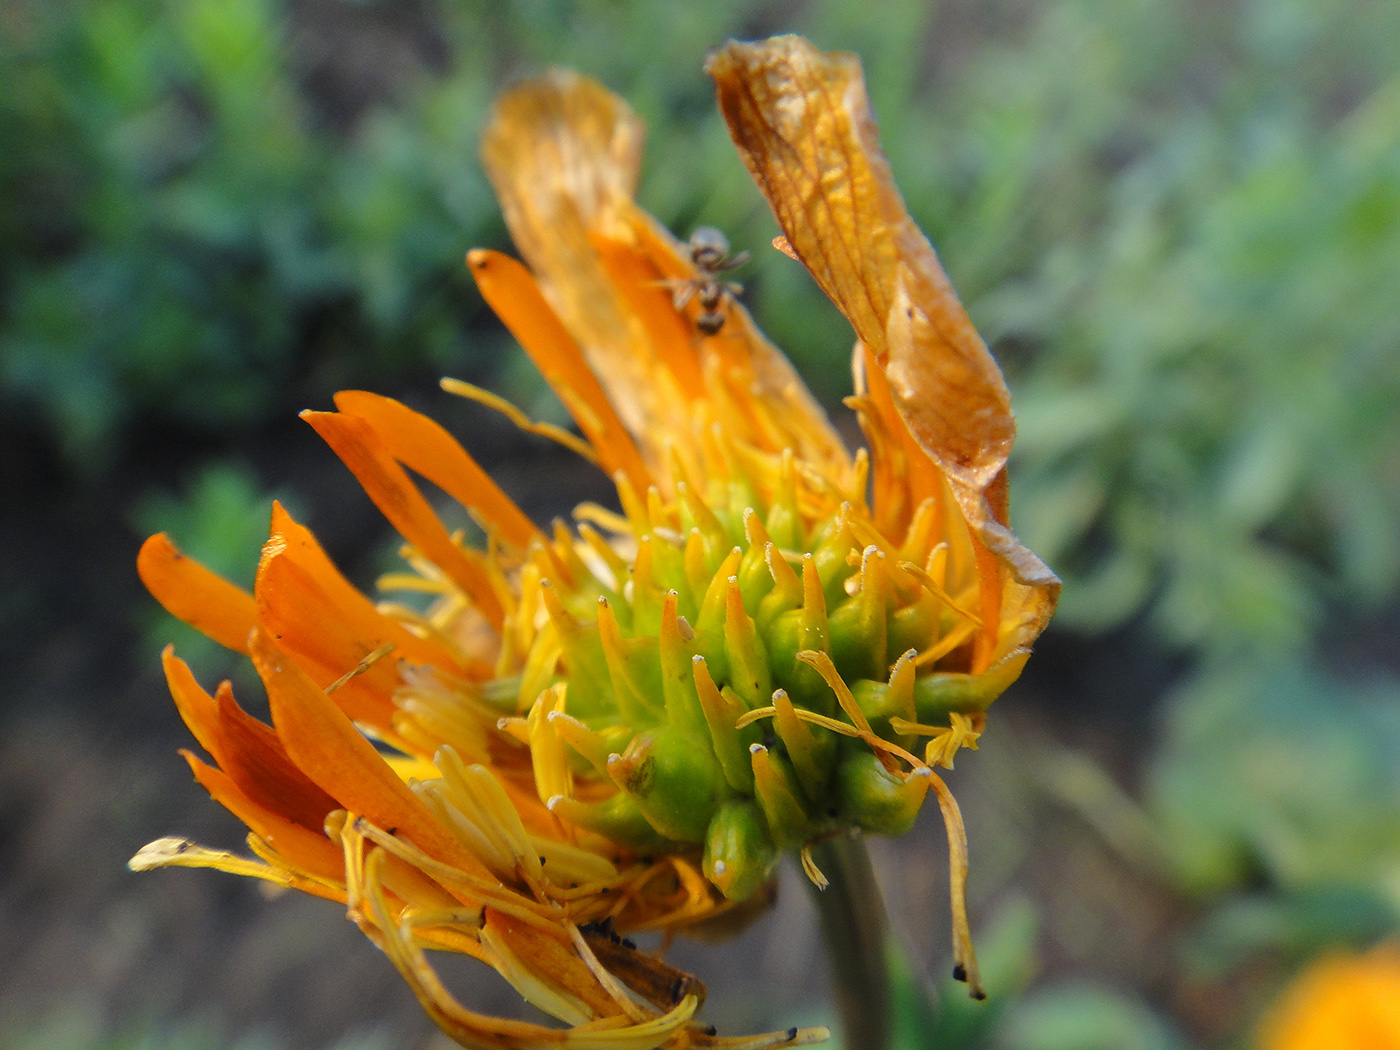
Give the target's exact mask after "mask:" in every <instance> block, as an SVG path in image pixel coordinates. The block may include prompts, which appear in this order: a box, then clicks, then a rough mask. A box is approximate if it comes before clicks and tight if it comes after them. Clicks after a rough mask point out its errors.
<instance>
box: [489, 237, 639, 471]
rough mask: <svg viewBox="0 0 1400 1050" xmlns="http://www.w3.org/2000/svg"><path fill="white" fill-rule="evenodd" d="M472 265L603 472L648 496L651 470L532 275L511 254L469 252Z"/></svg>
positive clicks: (493, 305)
mask: <svg viewBox="0 0 1400 1050" xmlns="http://www.w3.org/2000/svg"><path fill="white" fill-rule="evenodd" d="M467 266H468V268H469V269H470V270H471V273H472V277H473V278H475V279H476V286H477V288H479V289H480V290H481V295H482V298H483V299H485V300H486V303H487V305H488V306H490V307H491V309H492V310H494V311H495V313H496V316H497V317H499V318H500V319H501V323H503V324H504V325H505V326H506V327H507V328H508V329H510V333H511V335H513V336H515V338H516V340H517V341H518V342H519V343H520V345H521V347H523V348H524V350H525V352H526V353H527V354H529V355H530V360H531V361H533V362H534V363H535V367H536V368H538V369H539V370H540V374H541V375H543V376H544V378H545V382H547V383H548V384H549V385H550V387H551V389H553V390H554V392H555V393H556V394H558V395H559V399H560V400H561V401H563V402H564V405H565V407H567V408H568V409H569V412H570V414H572V415H573V417H574V420H575V422H577V423H578V425H579V429H580V430H581V431H582V432H583V435H584V437H586V438H587V439H588V442H589V444H591V445H592V446H593V448H594V449H595V450H596V451H597V453H598V459H599V462H600V463H601V464H602V466H603V469H604V470H605V471H607V473H608V475H609V476H612V475H613V474H616V473H617V472H618V471H619V470H620V471H622V472H623V473H624V474H626V475H627V478H628V480H629V481H631V482H632V485H633V486H634V487H635V488H636V489H637V490H638V491H640V492H645V491H646V490H647V488H649V487H650V486H651V472H650V471H648V470H647V468H646V465H645V464H644V463H643V462H642V457H641V454H640V453H639V452H638V451H637V446H636V445H635V444H634V443H633V441H632V438H631V435H629V434H628V433H627V428H626V427H624V426H623V425H622V420H621V419H619V418H618V415H617V412H616V411H615V410H614V409H613V406H612V403H611V402H610V401H608V395H607V394H606V393H604V392H603V388H602V386H601V385H600V384H599V382H598V377H597V376H595V375H594V374H593V372H592V371H591V370H590V369H589V367H588V363H587V362H586V361H585V360H584V358H583V353H582V351H580V350H579V346H578V344H577V343H576V342H574V338H573V336H571V335H570V334H569V333H568V330H567V329H565V327H564V326H563V324H561V323H560V321H559V318H558V317H557V316H556V315H555V313H554V311H553V309H551V308H550V305H549V303H548V302H546V301H545V298H544V296H543V295H541V294H540V290H539V286H538V285H537V284H535V279H534V277H532V276H531V275H530V271H529V270H527V269H525V267H524V266H522V265H520V263H518V262H516V261H515V260H514V259H512V258H511V257H510V256H508V255H503V254H501V253H500V252H493V251H486V250H483V249H477V250H475V251H471V252H468V253H467Z"/></svg>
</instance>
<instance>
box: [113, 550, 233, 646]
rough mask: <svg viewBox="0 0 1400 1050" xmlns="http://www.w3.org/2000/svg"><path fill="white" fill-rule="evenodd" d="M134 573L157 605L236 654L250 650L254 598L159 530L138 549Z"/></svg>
mask: <svg viewBox="0 0 1400 1050" xmlns="http://www.w3.org/2000/svg"><path fill="white" fill-rule="evenodd" d="M136 571H137V572H138V573H140V575H141V582H142V583H144V584H145V585H146V589H147V590H148V591H150V592H151V594H152V595H154V596H155V599H156V601H158V602H160V604H161V605H163V606H165V608H166V610H167V611H168V612H170V613H171V614H172V615H174V616H176V617H177V618H179V619H181V620H184V621H185V623H187V624H189V625H190V626H191V627H193V628H194V629H195V630H197V631H199V632H200V633H202V634H206V635H208V636H209V637H210V638H212V639H214V641H216V642H218V643H219V644H220V645H222V646H224V647H225V648H227V649H232V650H233V651H234V652H238V653H245V654H246V653H247V652H248V632H249V631H251V630H252V629H253V624H254V623H256V622H257V610H256V608H255V607H254V604H253V596H252V595H251V594H249V593H248V592H247V591H245V590H244V589H243V588H242V587H238V586H235V585H234V584H232V583H229V582H228V581H227V580H226V579H224V578H223V577H222V576H218V575H216V574H214V573H212V572H210V571H209V570H208V569H206V568H205V567H204V566H203V565H200V564H199V562H197V561H195V560H194V559H192V558H188V557H186V556H185V555H183V554H181V553H180V551H179V550H178V549H177V548H176V547H175V544H173V543H171V542H170V537H169V536H167V535H166V534H165V533H163V532H158V533H156V534H155V535H154V536H152V537H151V538H150V539H148V540H147V541H146V542H145V543H144V544H142V545H141V553H140V554H138V555H137V556H136Z"/></svg>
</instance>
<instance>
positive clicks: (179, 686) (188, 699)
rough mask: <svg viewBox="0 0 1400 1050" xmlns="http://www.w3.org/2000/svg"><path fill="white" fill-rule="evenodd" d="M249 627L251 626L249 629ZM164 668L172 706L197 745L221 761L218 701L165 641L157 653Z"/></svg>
mask: <svg viewBox="0 0 1400 1050" xmlns="http://www.w3.org/2000/svg"><path fill="white" fill-rule="evenodd" d="M249 630H250V631H251V628H250V629H249ZM160 659H161V664H162V665H163V666H164V668H165V681H166V684H167V685H168V686H169V687H170V695H171V696H172V697H173V698H174V700H175V709H176V710H177V711H179V712H180V717H181V718H182V719H184V722H185V725H186V726H188V727H189V731H190V732H191V733H192V734H193V735H194V738H195V739H196V740H198V741H199V746H200V747H202V748H204V750H205V751H206V752H208V753H209V755H211V756H212V757H213V759H214V761H215V762H221V761H222V758H221V752H222V751H223V747H222V741H221V739H220V733H219V705H218V704H216V703H215V702H214V698H213V697H212V696H210V695H209V694H208V693H206V692H205V691H204V687H203V686H201V685H200V684H199V682H198V680H197V679H196V678H195V676H194V673H193V672H192V671H191V670H190V665H189V664H187V663H185V661H184V660H181V659H180V658H179V657H178V656H176V655H175V647H174V646H173V645H167V646H166V647H165V651H164V652H162V653H161V654H160Z"/></svg>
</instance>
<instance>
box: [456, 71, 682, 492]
mask: <svg viewBox="0 0 1400 1050" xmlns="http://www.w3.org/2000/svg"><path fill="white" fill-rule="evenodd" d="M642 136H643V127H642V123H641V121H640V120H639V119H638V118H637V115H636V114H635V113H633V112H632V110H631V109H629V108H628V106H627V104H626V103H625V102H623V101H622V100H621V99H620V98H618V97H617V96H615V95H613V94H612V93H611V92H609V91H608V90H607V89H606V88H604V87H603V86H602V85H600V84H597V83H595V82H594V81H592V80H588V79H586V78H584V77H580V76H579V75H578V74H576V73H571V72H568V71H564V70H552V71H550V72H549V73H547V74H545V75H544V76H542V77H540V78H538V79H536V80H529V81H526V82H525V83H523V84H520V85H518V86H517V87H515V88H513V89H512V90H511V91H509V92H507V93H506V94H505V95H504V96H502V98H501V99H500V100H499V101H498V102H497V103H496V107H495V110H494V112H493V114H492V117H491V119H490V121H489V123H488V124H487V127H486V130H485V132H484V133H483V135H482V145H481V152H482V160H483V162H484V164H485V166H486V174H487V175H488V176H489V177H490V179H491V184H492V186H494V187H495V190H496V196H497V198H498V199H499V200H500V203H501V210H502V212H503V213H504V214H505V219H506V225H507V226H509V227H510V232H511V237H512V238H513V239H514V241H515V244H516V247H517V248H519V250H520V254H521V255H522V256H523V257H524V260H525V263H526V264H527V265H528V266H529V268H530V270H531V272H532V273H533V274H534V277H535V281H536V283H537V284H538V286H539V290H540V292H541V294H542V295H543V296H544V298H545V300H546V301H547V302H548V303H549V305H550V308H551V309H552V310H553V312H554V314H555V315H556V316H557V317H558V318H559V320H560V322H561V323H562V324H563V326H564V328H565V329H566V330H567V331H568V332H569V334H570V336H572V338H573V339H574V341H575V342H576V343H577V344H578V346H579V348H580V349H581V350H582V352H583V354H584V357H585V358H586V359H587V361H588V364H589V367H590V369H591V370H592V372H593V374H594V375H595V376H597V377H598V381H599V382H600V383H601V384H602V386H603V388H604V389H605V390H607V392H608V396H609V400H610V401H611V403H612V405H613V407H614V408H616V410H617V412H618V415H619V416H620V417H621V418H622V420H623V422H625V423H626V425H627V429H628V430H630V431H631V433H632V435H633V438H634V439H635V440H636V442H637V443H638V445H639V447H640V449H641V452H642V455H643V457H644V458H645V459H646V461H647V463H648V464H649V465H650V466H651V468H652V469H653V470H655V471H656V472H658V473H663V472H664V468H665V461H664V459H663V456H662V449H661V443H660V442H659V440H657V439H656V435H658V434H661V433H670V432H671V431H674V429H675V425H676V421H677V420H679V419H685V418H687V413H686V406H687V405H688V403H689V399H688V398H687V397H686V396H685V394H684V392H683V391H682V390H681V389H680V388H679V386H678V385H677V384H676V382H675V380H674V378H673V377H672V375H671V373H670V372H669V371H667V370H665V369H664V368H662V367H660V364H659V361H658V359H657V356H656V349H655V348H654V347H652V346H651V345H650V343H649V341H648V339H647V335H646V331H645V329H644V328H643V327H642V325H641V322H640V321H639V320H638V318H637V317H636V315H635V313H634V312H633V308H632V306H631V305H630V304H629V303H628V301H627V299H626V298H625V297H624V296H623V295H622V294H621V293H620V292H619V290H618V288H617V286H616V285H615V284H614V283H613V281H612V278H611V277H610V276H609V275H608V273H607V272H606V271H605V270H604V268H603V266H602V264H601V262H600V260H599V258H598V253H597V251H596V249H595V247H594V245H593V243H592V239H591V238H592V237H594V236H596V235H602V236H605V237H612V238H614V239H618V240H627V239H629V237H630V230H629V223H628V221H627V212H628V211H629V210H630V209H631V208H632V206H633V205H632V193H633V190H634V189H635V187H636V183H637V171H638V168H639V166H640V163H641V144H642Z"/></svg>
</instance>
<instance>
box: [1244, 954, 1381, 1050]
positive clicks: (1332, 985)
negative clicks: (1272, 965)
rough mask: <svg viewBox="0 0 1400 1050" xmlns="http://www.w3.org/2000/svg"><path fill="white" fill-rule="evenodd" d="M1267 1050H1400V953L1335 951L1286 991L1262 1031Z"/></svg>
mask: <svg viewBox="0 0 1400 1050" xmlns="http://www.w3.org/2000/svg"><path fill="white" fill-rule="evenodd" d="M1258 1046H1259V1047H1260V1048H1261V1050H1400V948H1397V947H1396V946H1395V945H1394V944H1383V945H1381V946H1380V947H1378V948H1376V949H1374V950H1373V951H1371V952H1369V953H1367V954H1366V955H1355V954H1351V953H1348V952H1341V951H1337V952H1332V953H1329V954H1327V955H1324V956H1322V957H1321V958H1319V959H1317V960H1315V961H1314V962H1313V963H1312V964H1311V965H1310V966H1308V968H1307V969H1305V970H1304V971H1303V972H1302V974H1300V975H1299V976H1298V977H1297V978H1295V979H1294V981H1293V983H1292V984H1291V985H1289V986H1288V988H1287V989H1286V990H1285V991H1284V993H1283V996H1282V998H1280V999H1279V1001H1278V1002H1277V1003H1275V1004H1274V1005H1273V1007H1272V1008H1271V1009H1270V1010H1269V1012H1268V1014H1267V1015H1266V1016H1265V1018H1264V1020H1263V1022H1262V1024H1261V1025H1260V1027H1259V1038H1258Z"/></svg>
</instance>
